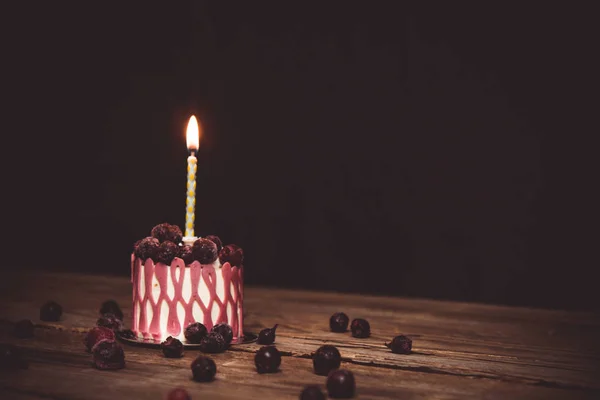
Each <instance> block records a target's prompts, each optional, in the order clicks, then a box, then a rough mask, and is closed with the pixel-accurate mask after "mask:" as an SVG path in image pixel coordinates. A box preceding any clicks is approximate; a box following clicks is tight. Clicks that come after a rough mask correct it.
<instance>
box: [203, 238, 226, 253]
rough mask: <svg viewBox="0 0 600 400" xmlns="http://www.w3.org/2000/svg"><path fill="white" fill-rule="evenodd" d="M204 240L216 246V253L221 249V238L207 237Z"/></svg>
mask: <svg viewBox="0 0 600 400" xmlns="http://www.w3.org/2000/svg"><path fill="white" fill-rule="evenodd" d="M205 239H208V240H211V241H213V242H214V243H215V244H216V245H217V253H218V252H219V251H221V249H222V248H223V242H221V238H220V237H218V236H217V235H207V236H206V237H205Z"/></svg>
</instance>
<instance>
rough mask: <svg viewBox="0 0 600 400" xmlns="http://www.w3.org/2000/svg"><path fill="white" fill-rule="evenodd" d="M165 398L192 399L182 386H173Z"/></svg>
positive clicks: (168, 399)
mask: <svg viewBox="0 0 600 400" xmlns="http://www.w3.org/2000/svg"><path fill="white" fill-rule="evenodd" d="M167 400H192V396H190V394H189V393H188V392H187V390H185V389H183V388H175V389H173V390H171V391H170V392H169V394H168V395H167Z"/></svg>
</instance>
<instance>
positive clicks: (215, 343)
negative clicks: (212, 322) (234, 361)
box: [200, 332, 229, 353]
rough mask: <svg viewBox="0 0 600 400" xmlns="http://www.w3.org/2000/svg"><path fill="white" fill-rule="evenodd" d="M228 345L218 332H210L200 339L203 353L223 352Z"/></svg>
mask: <svg viewBox="0 0 600 400" xmlns="http://www.w3.org/2000/svg"><path fill="white" fill-rule="evenodd" d="M228 347H229V345H228V344H227V342H226V341H225V338H224V337H223V335H221V334H220V333H218V332H210V333H209V334H208V335H206V336H204V337H203V338H202V340H201V341H200V351H201V352H203V353H222V352H224V351H225V350H227V348H228Z"/></svg>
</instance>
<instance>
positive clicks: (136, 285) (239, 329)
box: [131, 255, 244, 341]
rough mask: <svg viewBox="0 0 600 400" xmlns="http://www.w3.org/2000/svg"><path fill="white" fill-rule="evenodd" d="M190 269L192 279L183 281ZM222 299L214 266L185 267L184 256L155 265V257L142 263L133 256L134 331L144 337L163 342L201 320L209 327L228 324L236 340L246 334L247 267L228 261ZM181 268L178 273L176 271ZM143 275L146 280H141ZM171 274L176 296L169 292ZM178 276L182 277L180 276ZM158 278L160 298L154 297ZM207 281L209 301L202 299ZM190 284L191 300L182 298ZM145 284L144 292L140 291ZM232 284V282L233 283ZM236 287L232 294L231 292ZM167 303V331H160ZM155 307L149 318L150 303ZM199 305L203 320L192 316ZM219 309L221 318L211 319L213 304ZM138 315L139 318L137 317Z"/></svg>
mask: <svg viewBox="0 0 600 400" xmlns="http://www.w3.org/2000/svg"><path fill="white" fill-rule="evenodd" d="M186 268H189V269H190V274H189V279H190V280H191V282H184V280H185V269H186ZM221 268H222V272H223V274H222V275H223V281H224V282H223V287H224V289H225V290H224V294H223V298H220V297H219V296H218V294H217V290H216V288H217V279H220V277H219V276H218V275H217V274H216V273H215V267H214V266H213V265H201V264H200V263H199V262H198V261H194V262H193V263H192V264H190V265H188V266H186V265H185V263H184V261H183V260H182V259H181V258H177V257H176V258H175V259H174V260H173V262H171V265H165V264H163V263H160V262H159V263H157V264H155V263H154V262H153V261H152V259H147V260H146V261H145V262H142V260H141V259H139V258H136V257H135V256H134V255H132V256H131V282H132V283H133V324H132V330H133V331H134V332H135V333H136V334H138V336H140V335H141V336H142V337H143V338H145V339H154V340H155V341H160V340H162V339H164V338H165V337H166V336H173V337H177V336H179V335H181V334H182V333H183V329H185V327H186V326H188V325H189V324H191V323H194V322H202V323H203V324H204V325H205V326H206V328H207V329H208V330H210V329H211V328H212V327H213V325H215V324H218V323H222V322H225V323H228V324H229V325H231V328H232V330H233V335H234V340H237V339H239V338H241V337H243V293H244V276H243V274H244V267H243V266H240V267H232V266H231V265H230V264H229V263H228V262H226V263H225V264H223V266H222V267H221ZM177 269H179V274H177ZM142 274H143V277H144V280H143V282H142ZM169 274H170V278H171V281H172V282H173V288H174V293H173V298H169V296H168V294H167V282H168V275H169ZM177 275H179V279H177ZM154 277H155V278H156V281H157V282H158V284H159V286H160V294H159V295H158V298H156V299H155V298H154V297H153V296H152V284H153V278H154ZM202 281H204V283H205V284H206V287H207V288H208V291H209V293H210V297H209V300H208V302H207V303H206V304H204V302H203V301H202V299H201V298H200V293H199V287H200V283H201V282H202ZM184 283H185V284H186V285H190V284H191V289H192V290H191V293H192V295H191V297H190V298H189V300H188V301H186V300H185V299H184V298H183V286H184ZM142 284H143V285H144V286H143V287H144V290H143V294H142V291H141V290H140V287H141V285H142ZM232 284H233V285H232ZM232 286H233V293H232ZM163 302H165V303H166V304H167V306H168V318H167V327H166V332H161V329H160V328H161V327H160V320H161V312H162V304H163ZM148 304H150V307H151V309H152V319H151V320H150V321H148V315H146V308H147V305H148ZM178 304H181V305H182V306H183V309H184V313H185V316H184V320H183V321H180V320H179V317H178V315H177V305H178ZM194 304H197V305H198V306H199V307H200V310H201V311H202V315H203V320H202V321H196V320H195V319H194V317H193V311H192V310H193V307H194ZM215 304H216V305H217V307H218V309H219V313H218V317H217V319H216V320H215V321H213V320H212V313H211V310H212V309H213V305H215ZM227 305H230V310H231V314H232V315H227ZM138 316H139V318H136V317H138Z"/></svg>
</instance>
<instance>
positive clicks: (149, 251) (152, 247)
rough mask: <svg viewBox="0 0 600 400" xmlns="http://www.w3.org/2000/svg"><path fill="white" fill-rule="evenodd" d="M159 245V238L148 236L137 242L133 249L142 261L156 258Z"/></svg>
mask: <svg viewBox="0 0 600 400" xmlns="http://www.w3.org/2000/svg"><path fill="white" fill-rule="evenodd" d="M159 247H160V243H159V242H158V239H157V238H153V237H151V236H148V237H146V238H144V239H142V240H140V241H139V242H138V243H137V245H136V246H135V248H134V250H133V254H135V256H136V257H138V258H140V259H141V260H142V261H146V260H147V259H149V258H151V259H153V260H154V259H155V258H156V252H157V251H158V248H159Z"/></svg>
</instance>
